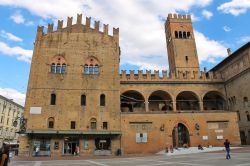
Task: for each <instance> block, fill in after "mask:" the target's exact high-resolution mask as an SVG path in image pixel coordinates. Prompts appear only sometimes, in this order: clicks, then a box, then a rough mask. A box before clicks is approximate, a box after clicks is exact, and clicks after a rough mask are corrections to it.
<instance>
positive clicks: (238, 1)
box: [217, 0, 250, 16]
mask: <svg viewBox="0 0 250 166" xmlns="http://www.w3.org/2000/svg"><path fill="white" fill-rule="evenodd" d="M217 9H218V10H220V11H222V12H223V13H230V14H232V15H234V16H238V15H240V14H243V13H246V11H247V10H248V9H250V1H249V0H231V1H230V2H226V3H223V4H221V5H220V6H219V7H218V8H217Z"/></svg>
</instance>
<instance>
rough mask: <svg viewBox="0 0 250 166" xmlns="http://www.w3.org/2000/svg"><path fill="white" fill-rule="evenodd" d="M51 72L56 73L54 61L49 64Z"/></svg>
mask: <svg viewBox="0 0 250 166" xmlns="http://www.w3.org/2000/svg"><path fill="white" fill-rule="evenodd" d="M50 70H51V73H56V65H55V64H54V63H52V64H51V69H50Z"/></svg>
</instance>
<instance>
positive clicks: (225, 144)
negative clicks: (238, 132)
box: [224, 139, 231, 160]
mask: <svg viewBox="0 0 250 166" xmlns="http://www.w3.org/2000/svg"><path fill="white" fill-rule="evenodd" d="M224 146H225V149H226V153H227V154H226V159H227V160H229V159H231V156H230V142H229V141H228V139H226V140H225V142H224Z"/></svg>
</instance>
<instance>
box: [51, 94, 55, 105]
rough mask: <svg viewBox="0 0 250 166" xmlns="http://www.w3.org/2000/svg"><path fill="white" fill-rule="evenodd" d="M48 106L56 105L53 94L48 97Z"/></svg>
mask: <svg viewBox="0 0 250 166" xmlns="http://www.w3.org/2000/svg"><path fill="white" fill-rule="evenodd" d="M50 105H56V94H54V93H52V94H51V96H50Z"/></svg>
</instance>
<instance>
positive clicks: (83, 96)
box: [81, 95, 86, 106]
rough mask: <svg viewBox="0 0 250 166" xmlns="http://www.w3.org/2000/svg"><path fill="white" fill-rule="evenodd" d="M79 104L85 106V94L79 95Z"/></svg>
mask: <svg viewBox="0 0 250 166" xmlns="http://www.w3.org/2000/svg"><path fill="white" fill-rule="evenodd" d="M81 106H86V95H81Z"/></svg>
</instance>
